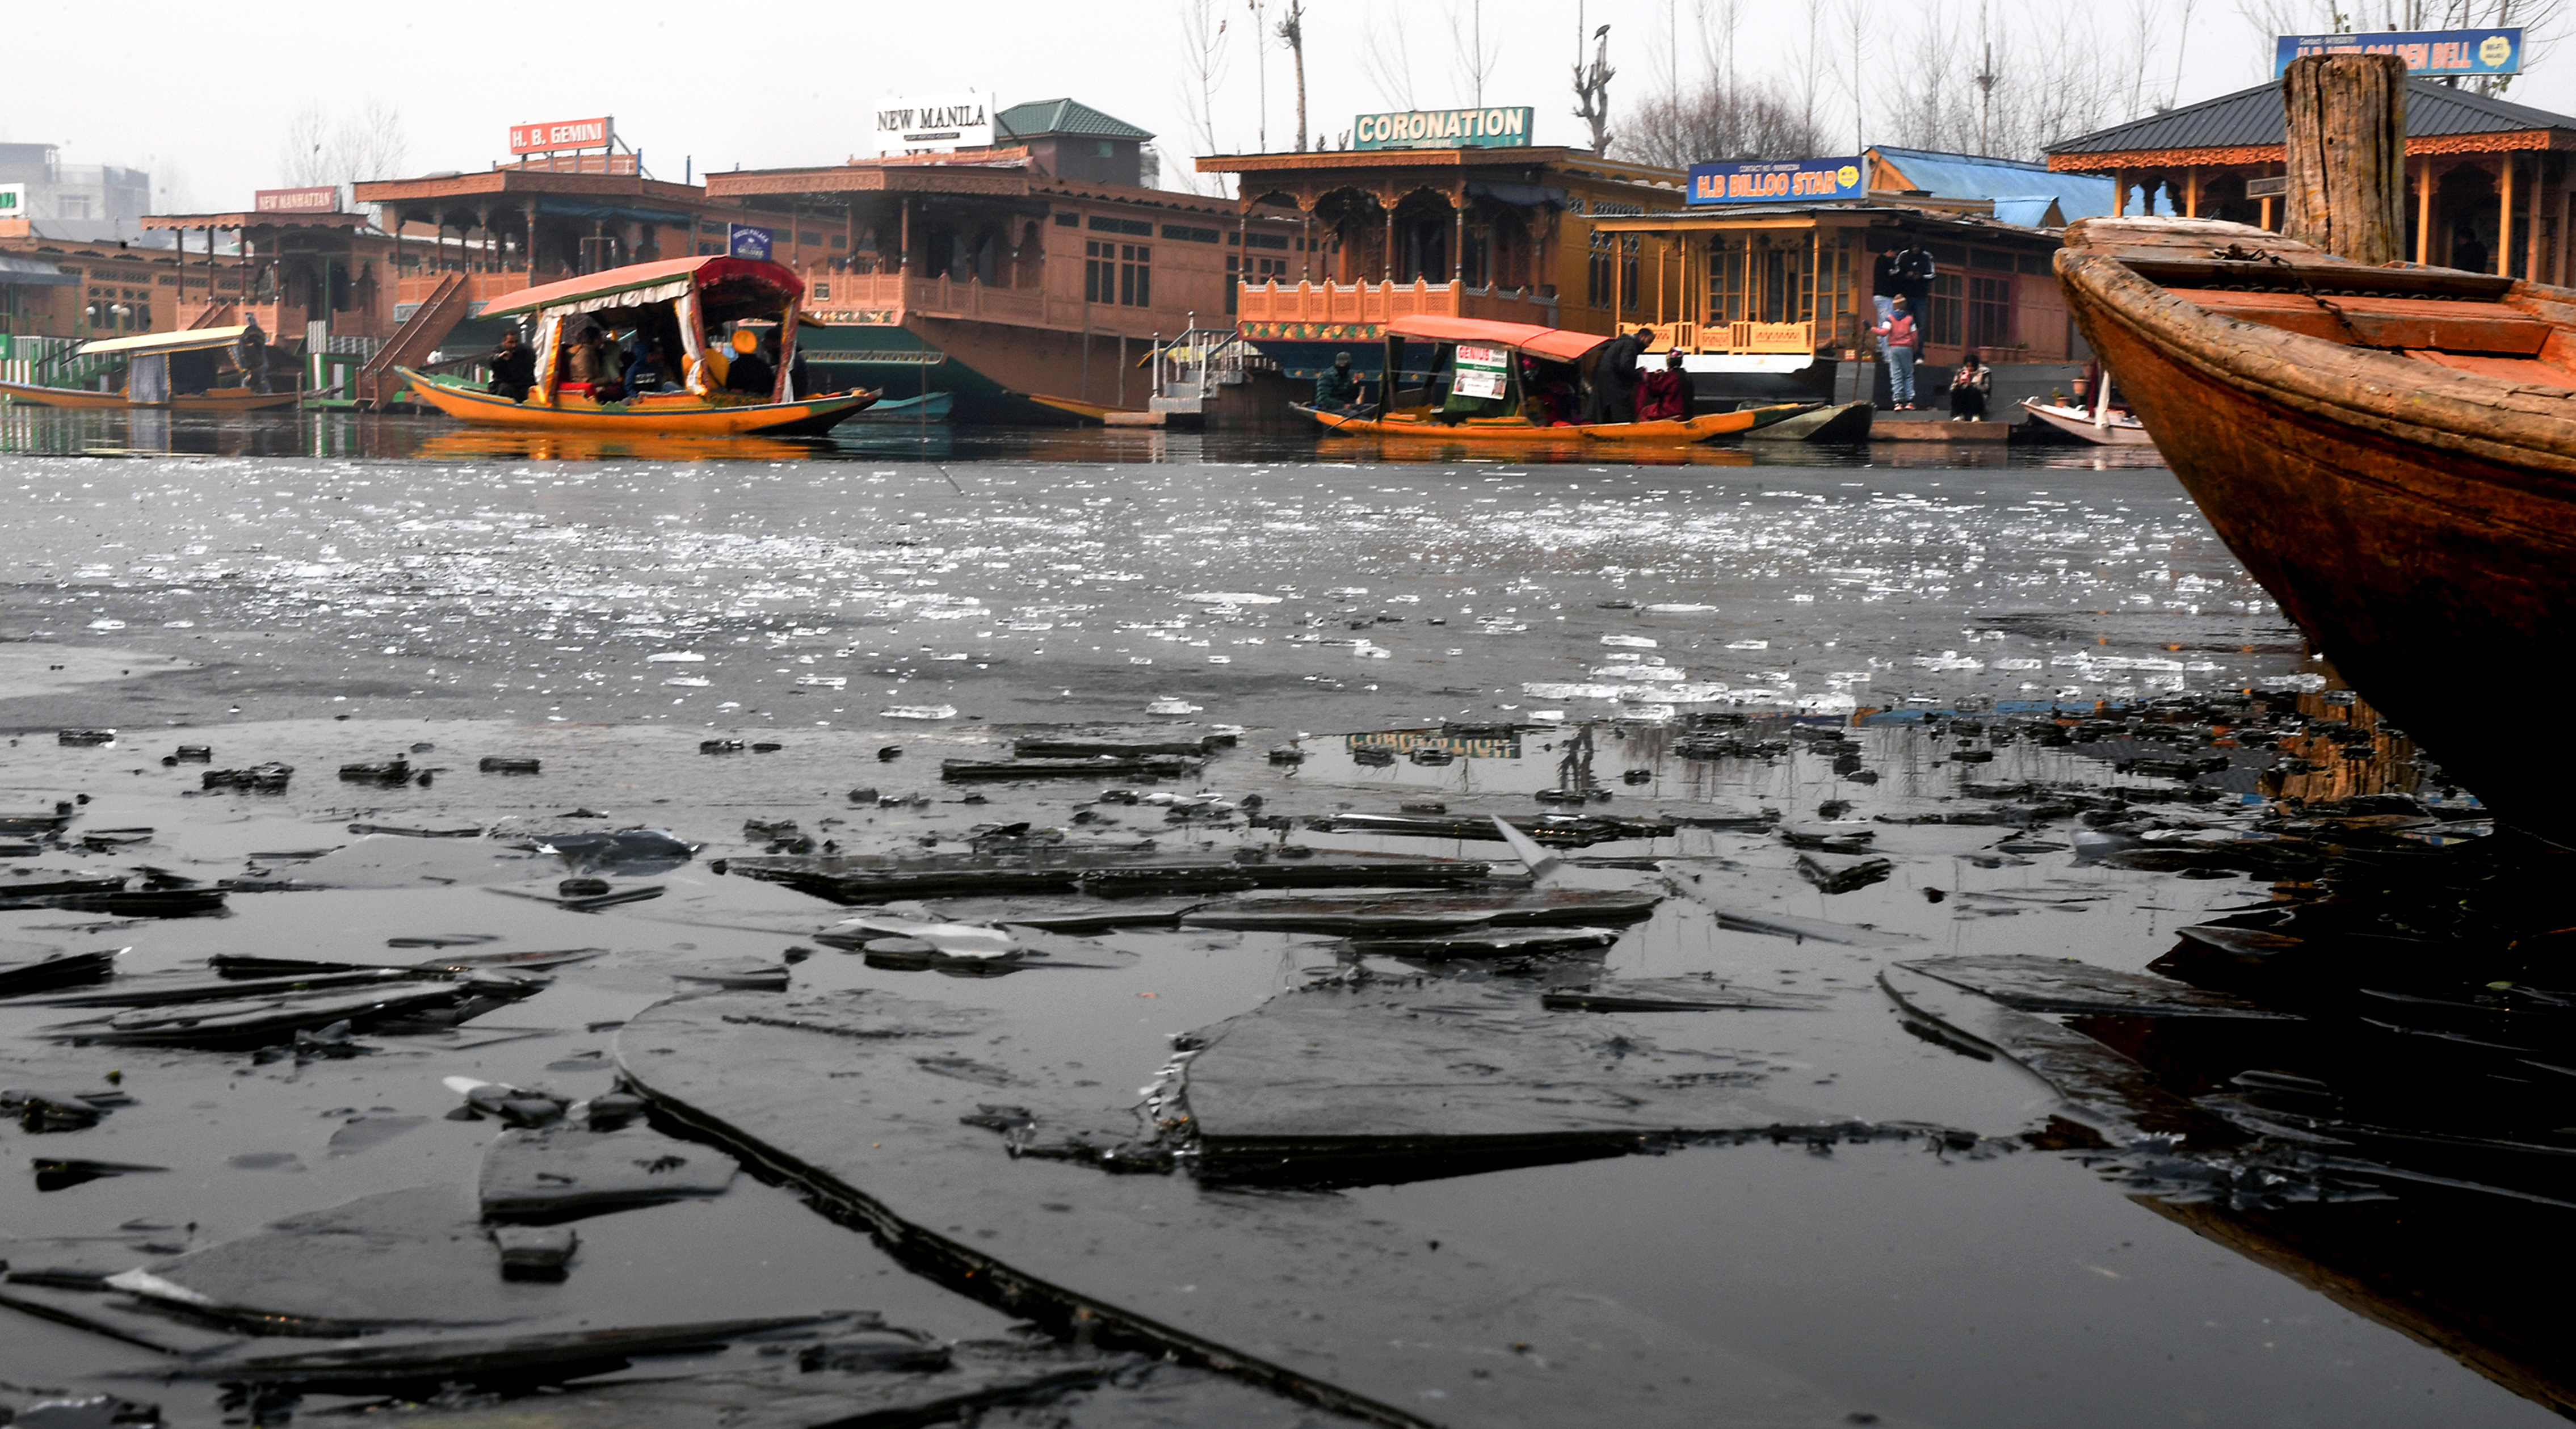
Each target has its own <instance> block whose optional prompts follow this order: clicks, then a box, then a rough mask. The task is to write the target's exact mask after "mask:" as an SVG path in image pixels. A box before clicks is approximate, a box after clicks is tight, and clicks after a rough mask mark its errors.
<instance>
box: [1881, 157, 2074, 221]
mask: <svg viewBox="0 0 2576 1429" xmlns="http://www.w3.org/2000/svg"><path fill="white" fill-rule="evenodd" d="M1870 152H1871V153H1872V154H1874V155H1877V156H1878V157H1879V158H1880V159H1881V160H1882V161H1884V162H1885V163H1886V164H1887V166H1888V167H1889V168H1891V169H1894V170H1895V171H1896V172H1897V173H1899V174H1902V175H1903V176H1904V177H1905V179H1906V180H1907V182H1908V183H1909V184H1910V185H1911V186H1912V187H1914V188H1918V189H1922V190H1924V191H1925V192H1927V193H1930V194H1931V195H1932V196H1933V197H1935V198H1983V199H1993V200H1994V201H1995V202H1996V204H1997V208H1996V210H1995V216H1996V217H1998V218H2003V217H2004V211H2003V208H2002V205H2003V204H2005V203H2014V204H2015V207H2014V209H2013V211H2014V212H2015V213H2016V214H2031V215H2037V214H2041V213H2045V212H2047V209H2048V201H2049V200H2050V199H2055V200H2056V201H2057V211H2058V212H2059V213H2060V214H2061V215H2063V216H2064V217H2065V219H2066V220H2067V221H2068V222H2070V223H2071V222H2073V221H2074V220H2076V219H2079V218H2101V217H2107V216H2108V215H2109V214H2110V212H2111V181H2110V180H2109V179H2106V178H2099V177H2096V176H2094V175H2091V174H2060V173H2052V172H2050V171H2049V168H2048V166H2047V165H2045V164H2028V163H2022V162H2019V161H2017V160H2012V159H1989V158H1986V157H1985V156H1983V155H1979V154H1940V153H1934V152H1932V151H1930V150H1928V149H1899V148H1896V147H1894V146H1893V145H1889V144H1876V145H1872V146H1871V148H1870ZM2030 199H2036V200H2039V204H2038V207H2036V208H2032V207H2029V206H2028V205H2027V204H2023V203H2018V202H2016V201H2018V200H2030ZM2005 221H2006V222H2008V223H2028V224H2029V225H2030V226H2032V227H2038V226H2039V225H2038V223H2037V221H2036V219H2035V217H2034V218H2028V219H2025V218H2006V219H2005Z"/></svg>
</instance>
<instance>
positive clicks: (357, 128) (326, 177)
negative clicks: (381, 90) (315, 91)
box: [277, 99, 411, 188]
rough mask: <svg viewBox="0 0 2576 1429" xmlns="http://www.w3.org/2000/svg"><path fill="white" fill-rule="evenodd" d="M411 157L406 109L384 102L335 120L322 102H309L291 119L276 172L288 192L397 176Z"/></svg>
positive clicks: (372, 101)
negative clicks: (289, 189)
mask: <svg viewBox="0 0 2576 1429" xmlns="http://www.w3.org/2000/svg"><path fill="white" fill-rule="evenodd" d="M410 158H411V141H410V140H409V138H407V137H406V136H405V135H404V133H403V124H402V111H400V110H398V109H396V108H394V106H392V105H391V104H388V103H386V102H385V101H383V100H381V99H370V100H368V101H367V102H366V103H365V104H363V105H360V106H359V107H358V108H357V109H356V110H355V111H354V112H351V113H346V114H342V115H340V116H339V117H338V118H337V119H334V118H333V117H332V116H331V114H330V112H329V111H328V110H325V109H324V108H323V107H322V106H321V104H319V103H318V102H317V103H308V104H306V105H305V106H304V107H303V108H301V109H298V110H296V111H295V117H294V118H292V119H290V120H288V121H287V125H286V137H285V139H284V140H283V141H282V142H280V144H279V145H278V150H277V166H278V170H279V172H280V174H281V176H282V177H283V178H284V179H285V181H286V185H287V187H289V188H319V187H320V186H322V185H324V184H340V183H348V182H351V181H353V180H357V179H389V178H395V177H398V176H399V175H400V174H401V173H402V170H403V166H404V165H405V164H406V163H407V162H409V160H410Z"/></svg>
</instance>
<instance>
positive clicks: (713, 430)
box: [401, 255, 877, 437]
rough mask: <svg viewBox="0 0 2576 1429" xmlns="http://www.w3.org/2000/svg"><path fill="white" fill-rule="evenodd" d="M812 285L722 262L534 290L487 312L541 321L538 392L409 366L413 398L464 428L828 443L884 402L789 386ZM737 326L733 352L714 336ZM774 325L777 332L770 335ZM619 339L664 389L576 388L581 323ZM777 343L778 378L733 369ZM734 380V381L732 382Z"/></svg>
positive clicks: (638, 268) (858, 393) (666, 264)
mask: <svg viewBox="0 0 2576 1429" xmlns="http://www.w3.org/2000/svg"><path fill="white" fill-rule="evenodd" d="M804 292H805V284H804V281H803V280H802V279H800V278H798V277H797V276H796V274H795V273H794V272H793V271H791V270H790V269H788V268H785V267H782V266H780V265H779V264H776V263H771V262H767V261H765V260H761V259H751V258H732V257H725V256H721V255H719V256H712V257H694V258H673V259H666V260H664V261H661V262H655V263H633V264H628V265H627V266H625V267H622V268H611V269H607V270H605V271H603V272H598V273H591V274H587V275H585V276H582V277H578V278H567V279H565V280H564V281H562V282H559V283H548V284H546V285H544V286H543V287H537V288H530V289H528V290H527V291H526V292H523V293H519V294H517V295H515V296H513V297H511V298H510V299H508V300H507V301H505V302H496V303H494V304H492V305H491V306H490V307H487V308H485V309H484V310H483V314H482V315H483V316H484V317H487V318H496V317H513V316H518V315H522V314H526V315H531V316H534V317H535V318H536V320H537V327H536V339H535V341H534V342H532V343H531V344H530V347H531V348H532V349H533V350H534V355H535V359H536V381H535V385H534V386H533V387H532V388H531V389H530V390H529V391H528V392H527V393H526V395H525V396H523V397H516V398H514V397H511V396H508V395H505V394H502V393H497V392H493V391H490V390H487V389H482V388H476V387H472V386H469V385H466V384H465V383H463V382H460V381H456V380H453V379H445V378H434V377H430V376H427V375H424V374H422V373H419V372H415V371H412V370H411V369H409V368H404V369H401V371H402V375H403V378H404V380H405V381H407V382H409V383H410V384H411V391H412V395H413V396H414V397H416V398H418V399H419V400H420V401H422V402H426V403H428V404H429V405H430V406H432V407H435V408H437V409H438V410H439V411H441V412H444V413H446V414H447V415H449V416H451V417H455V418H457V419H459V420H461V421H466V422H472V423H476V424H478V425H483V426H495V427H509V428H514V429H519V430H526V431H586V432H619V433H627V434H636V435H653V436H706V437H716V436H754V435H757V436H771V437H784V436H820V435H822V434H823V433H825V432H828V431H830V430H831V429H832V428H833V427H834V426H836V425H838V424H839V423H841V422H842V421H845V420H847V419H848V418H850V417H852V416H854V415H856V414H857V413H859V412H861V411H863V410H865V409H866V408H867V407H868V406H869V405H871V404H872V403H874V402H875V401H876V397H877V394H876V393H874V392H869V391H865V390H861V389H855V388H854V389H852V390H849V391H846V392H834V393H827V394H823V395H818V396H800V395H799V394H797V393H796V392H795V391H793V390H792V388H793V373H794V370H795V355H796V333H797V327H798V321H797V319H798V308H799V305H800V303H801V301H802V299H803V296H804ZM727 324H738V325H740V326H739V328H738V330H737V334H736V336H737V337H738V338H739V339H740V340H739V341H738V342H737V343H735V344H734V345H733V346H734V350H735V351H736V352H738V353H739V354H741V355H740V356H739V357H737V356H730V355H728V352H727V350H726V348H725V347H724V346H720V345H718V344H717V343H716V342H715V341H712V340H711V339H713V338H715V337H716V336H717V335H719V334H720V333H721V330H722V328H723V327H724V326H725V325H727ZM773 325H774V327H773ZM588 326H597V327H599V328H601V329H602V330H604V331H609V332H623V333H625V334H626V335H627V336H626V338H625V341H626V342H627V343H629V344H641V345H645V346H648V347H650V348H651V349H652V350H653V354H654V356H655V358H656V359H657V362H658V365H659V368H660V370H661V371H662V372H664V373H666V374H669V375H670V376H671V377H673V378H675V379H676V380H675V381H672V382H669V383H666V384H665V385H664V386H663V387H662V389H661V390H657V391H652V392H637V393H633V394H627V393H625V392H624V391H623V388H622V387H621V386H616V385H613V384H612V383H611V381H610V380H609V375H608V374H604V373H603V374H598V380H597V381H592V382H585V381H576V380H574V378H573V372H574V371H575V370H576V369H575V368H574V367H573V362H572V357H571V353H570V349H571V347H572V345H573V343H574V342H575V341H576V340H578V338H579V336H580V333H581V330H582V329H583V328H584V327H588ZM754 333H762V334H769V335H771V338H772V340H773V341H775V342H776V344H777V351H776V354H775V357H774V359H772V360H771V361H770V364H769V365H770V368H771V370H770V372H769V373H768V374H767V375H766V377H765V378H763V379H762V380H760V381H758V382H756V383H751V384H748V385H750V386H751V387H752V388H753V390H748V391H746V390H741V388H742V387H743V386H745V385H746V384H745V383H743V382H742V381H741V380H740V377H741V374H740V372H738V371H737V370H735V368H734V366H733V364H734V363H736V362H737V361H746V360H748V358H749V354H750V352H751V350H752V349H753V347H754V346H755V345H756V343H755V339H754V338H753V337H752V336H749V334H754ZM729 378H731V379H734V380H733V381H731V382H730V383H729V381H728V379H729Z"/></svg>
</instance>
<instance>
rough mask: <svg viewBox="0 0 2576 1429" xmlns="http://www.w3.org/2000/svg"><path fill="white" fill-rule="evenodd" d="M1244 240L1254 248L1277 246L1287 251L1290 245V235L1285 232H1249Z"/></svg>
mask: <svg viewBox="0 0 2576 1429" xmlns="http://www.w3.org/2000/svg"><path fill="white" fill-rule="evenodd" d="M1244 242H1245V243H1246V244H1248V245H1250V246H1252V247H1254V248H1276V249H1279V250H1281V251H1282V252H1285V251H1286V250H1287V247H1288V235H1287V234H1284V233H1254V234H1247V235H1246V236H1245V237H1244Z"/></svg>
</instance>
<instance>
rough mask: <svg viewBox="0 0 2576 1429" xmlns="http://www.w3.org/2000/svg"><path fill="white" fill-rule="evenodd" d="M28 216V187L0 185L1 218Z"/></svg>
mask: <svg viewBox="0 0 2576 1429" xmlns="http://www.w3.org/2000/svg"><path fill="white" fill-rule="evenodd" d="M26 216H27V186H26V185H25V184H0V218H25V217H26Z"/></svg>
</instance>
